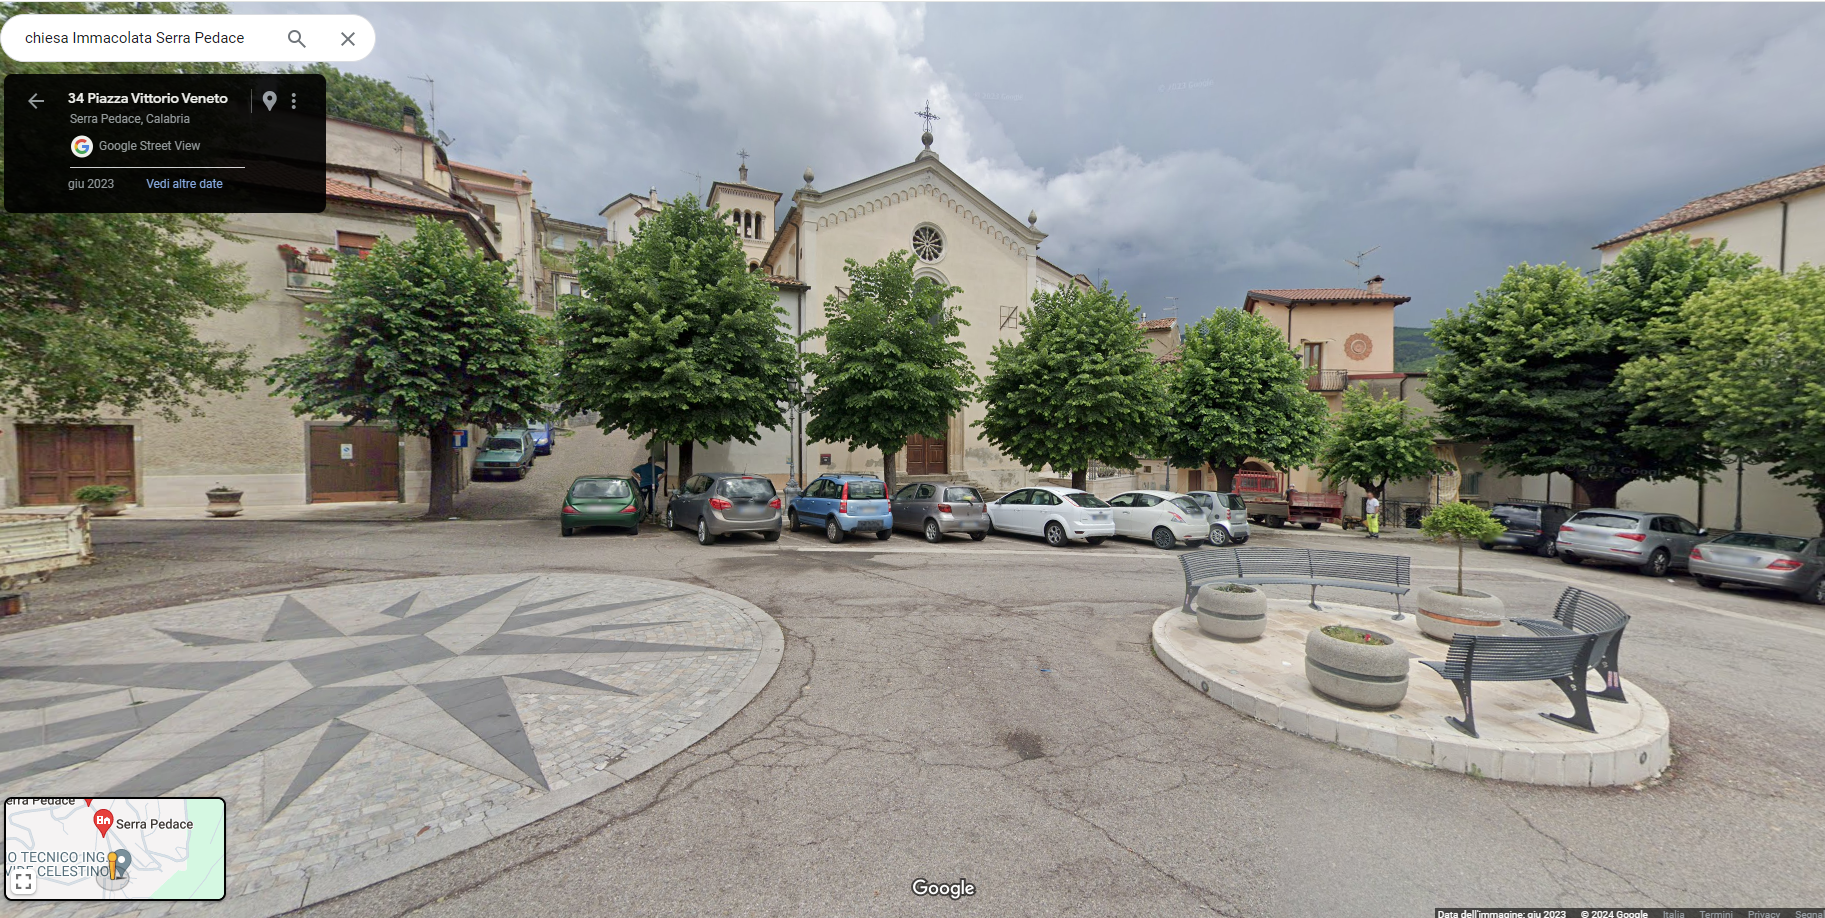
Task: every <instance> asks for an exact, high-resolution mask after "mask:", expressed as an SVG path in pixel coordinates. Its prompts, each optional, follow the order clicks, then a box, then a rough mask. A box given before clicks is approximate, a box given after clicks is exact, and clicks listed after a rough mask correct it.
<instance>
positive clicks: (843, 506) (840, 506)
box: [836, 500, 849, 513]
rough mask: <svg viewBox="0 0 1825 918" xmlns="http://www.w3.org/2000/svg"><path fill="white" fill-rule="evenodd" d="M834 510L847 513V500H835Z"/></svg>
mask: <svg viewBox="0 0 1825 918" xmlns="http://www.w3.org/2000/svg"><path fill="white" fill-rule="evenodd" d="M836 512H838V513H848V512H849V501H846V500H839V501H837V502H836Z"/></svg>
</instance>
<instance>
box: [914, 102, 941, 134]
mask: <svg viewBox="0 0 1825 918" xmlns="http://www.w3.org/2000/svg"><path fill="white" fill-rule="evenodd" d="M913 114H914V115H917V116H918V117H920V118H924V119H925V130H926V131H928V132H929V131H930V130H931V129H932V122H933V121H937V120H939V119H938V116H937V115H934V114H932V103H931V100H930V99H926V100H925V108H924V110H923V111H916V112H913Z"/></svg>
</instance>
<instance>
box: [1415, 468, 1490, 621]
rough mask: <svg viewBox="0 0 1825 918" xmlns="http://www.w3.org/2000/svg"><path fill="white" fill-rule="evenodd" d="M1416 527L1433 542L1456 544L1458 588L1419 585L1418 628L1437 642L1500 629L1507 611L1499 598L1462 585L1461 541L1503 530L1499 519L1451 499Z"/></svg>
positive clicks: (1462, 545)
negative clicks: (1443, 588)
mask: <svg viewBox="0 0 1825 918" xmlns="http://www.w3.org/2000/svg"><path fill="white" fill-rule="evenodd" d="M1419 528H1420V531H1421V532H1423V533H1425V534H1426V537H1427V538H1430V539H1431V540H1433V541H1434V542H1443V541H1445V540H1446V539H1451V540H1452V541H1455V542H1456V543H1457V589H1455V590H1439V589H1433V588H1432V587H1421V588H1420V590H1419V630H1420V631H1422V632H1424V633H1425V635H1426V636H1427V637H1430V638H1435V639H1437V640H1440V641H1450V640H1451V638H1452V636H1453V635H1456V634H1458V633H1460V632H1473V633H1495V632H1499V631H1500V630H1501V629H1502V617H1503V614H1504V612H1505V611H1506V610H1505V607H1504V606H1503V605H1502V600H1500V599H1497V598H1496V597H1495V596H1493V595H1491V594H1489V593H1484V592H1482V591H1480V590H1467V589H1465V588H1464V543H1465V542H1481V541H1483V540H1486V539H1494V538H1495V537H1496V536H1499V535H1501V534H1502V532H1503V531H1504V528H1505V527H1503V526H1502V522H1501V521H1500V520H1498V519H1496V518H1495V517H1493V516H1490V515H1489V511H1487V510H1484V509H1483V508H1481V507H1478V506H1475V505H1474V504H1467V503H1464V502H1463V501H1452V502H1451V503H1448V504H1445V505H1444V506H1441V507H1438V508H1437V509H1435V510H1433V511H1432V512H1431V513H1430V514H1428V515H1427V516H1426V518H1425V519H1424V520H1421V521H1420V524H1419Z"/></svg>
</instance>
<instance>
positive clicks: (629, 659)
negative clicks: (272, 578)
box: [0, 574, 780, 914]
mask: <svg viewBox="0 0 1825 918" xmlns="http://www.w3.org/2000/svg"><path fill="white" fill-rule="evenodd" d="M779 647H780V632H779V627H778V625H777V624H776V623H774V622H773V620H772V619H771V618H769V617H768V616H767V615H766V613H764V612H762V611H760V610H759V609H757V608H755V607H754V606H753V605H751V604H749V603H747V602H744V601H742V600H740V599H737V598H736V597H733V596H729V595H727V594H724V593H719V592H716V591H713V590H706V589H701V588H698V587H693V586H687V585H684V584H678V583H671V582H667V581H659V580H647V579H643V578H635V577H621V576H609V575H588V574H505V575H477V576H458V577H433V578H425V579H417V580H393V581H384V582H380V583H366V584H349V585H343V586H335V587H325V588H320V589H314V590H307V591H297V592H292V593H284V594H271V595H265V596H253V597H244V598H236V599H225V600H219V601H215V602H208V603H199V604H195V605H190V606H184V607H182V608H174V609H163V610H158V611H153V612H144V613H139V614H133V615H123V616H117V617H114V618H109V619H103V620H100V621H95V622H83V623H78V624H71V625H64V626H61V627H57V628H49V629H44V630H41V631H34V632H27V633H24V634H20V635H16V636H13V637H10V638H7V639H5V640H0V793H4V794H5V795H7V796H70V795H75V796H85V797H91V796H92V797H104V798H105V797H153V796H186V797H207V796H219V797H223V798H225V799H226V800H227V802H228V812H229V835H228V852H229V860H230V863H229V877H228V897H229V899H231V900H232V899H234V898H235V897H236V895H237V894H248V893H252V892H255V891H259V890H263V889H268V888H269V887H275V886H282V885H286V884H300V882H301V881H303V880H306V879H307V878H314V877H316V876H318V875H325V874H333V873H337V872H343V871H347V870H349V869H350V868H352V867H354V866H356V865H362V864H365V863H367V862H370V861H372V860H374V859H376V858H381V859H384V858H387V857H389V856H397V855H400V854H401V853H402V852H405V851H406V850H407V849H409V848H411V847H412V846H414V845H420V844H423V843H424V842H427V841H434V840H435V839H436V838H437V836H439V835H441V834H445V833H452V832H456V831H458V830H461V829H463V828H464V827H468V826H473V825H475V824H476V823H478V822H482V821H484V820H486V821H489V822H491V823H494V824H497V825H498V824H502V823H511V824H523V823H524V822H526V821H530V819H529V818H526V816H527V814H526V813H524V812H522V813H521V814H520V817H521V818H519V819H514V818H511V817H508V818H505V819H503V818H502V817H503V816H504V815H505V814H509V813H510V812H511V811H513V810H515V809H516V808H521V809H524V810H536V811H538V815H543V814H544V813H545V812H549V811H550V810H551V809H552V807H551V806H550V805H549V804H551V803H552V802H553V801H554V799H556V798H563V799H564V800H567V801H568V800H572V799H573V798H574V799H581V797H580V796H578V792H579V791H584V790H588V791H590V792H592V793H593V792H594V790H593V789H594V788H595V787H596V785H600V789H606V788H607V787H610V786H613V785H614V784H615V783H618V781H619V778H618V777H616V776H614V775H610V774H608V773H607V769H609V768H610V767H611V766H614V765H616V764H617V763H621V762H626V761H628V760H630V759H639V760H640V761H641V762H642V763H643V767H651V765H652V764H657V761H659V760H660V758H654V756H653V753H660V754H661V758H662V757H663V755H665V754H670V753H671V752H676V751H678V750H680V749H682V748H684V746H685V745H688V744H689V742H691V741H694V740H695V739H696V738H700V737H701V736H702V735H703V734H706V733H707V732H708V731H709V730H711V729H714V728H715V727H716V726H718V725H720V724H721V722H722V721H724V720H726V719H727V718H728V717H729V716H732V715H733V714H734V712H735V711H736V710H739V708H740V706H741V705H742V704H745V703H746V702H747V700H748V699H749V698H752V697H753V695H754V694H755V693H757V692H758V691H759V688H760V687H761V686H762V685H764V684H765V681H766V678H767V677H770V676H771V675H772V671H773V668H774V667H775V666H776V665H777V663H778V656H779V650H778V648H779ZM769 651H770V652H769ZM744 693H745V694H744ZM706 721H713V722H706ZM668 741H669V742H668ZM680 741H683V742H682V744H681V743H680ZM671 747H676V748H671ZM649 759H650V760H651V761H647V760H649ZM617 771H619V772H625V769H617ZM626 776H628V775H626V774H622V775H621V777H626ZM579 785H587V786H579ZM540 801H544V803H545V804H546V805H544V806H541V805H539V804H540ZM531 818H537V816H532V817H531ZM471 834H472V835H473V834H474V833H471ZM480 840H483V839H482V838H480V837H478V838H476V841H480ZM473 843H474V842H471V844H473ZM395 860H398V861H400V862H401V863H405V862H407V861H410V860H411V858H410V857H409V856H408V857H404V858H400V857H395ZM408 866H409V865H408ZM401 869H405V868H404V867H402V868H401ZM395 872H397V871H395ZM382 875H386V874H385V872H384V871H382ZM378 878H379V877H376V879H378ZM300 888H302V886H301V885H300ZM281 898H282V897H281ZM313 898H314V897H313ZM292 904H294V905H295V904H297V903H295V902H294V903H292ZM157 908H158V909H159V910H161V911H162V910H163V909H164V908H165V906H164V905H159V906H157ZM44 913H45V914H53V913H56V910H55V909H54V908H53V909H49V910H46V911H45V912H44Z"/></svg>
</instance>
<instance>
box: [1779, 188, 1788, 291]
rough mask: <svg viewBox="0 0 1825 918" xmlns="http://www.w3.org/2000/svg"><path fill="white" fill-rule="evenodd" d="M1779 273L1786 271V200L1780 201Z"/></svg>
mask: <svg viewBox="0 0 1825 918" xmlns="http://www.w3.org/2000/svg"><path fill="white" fill-rule="evenodd" d="M1780 262H1781V273H1782V274H1786V273H1787V202H1786V200H1784V199H1783V200H1782V201H1781V258H1780Z"/></svg>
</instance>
